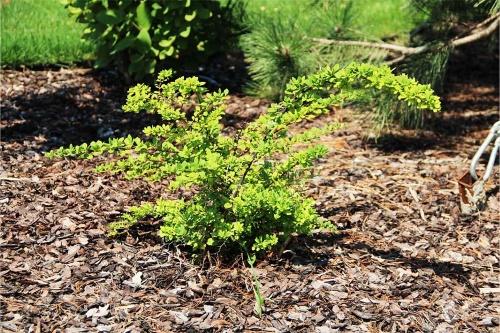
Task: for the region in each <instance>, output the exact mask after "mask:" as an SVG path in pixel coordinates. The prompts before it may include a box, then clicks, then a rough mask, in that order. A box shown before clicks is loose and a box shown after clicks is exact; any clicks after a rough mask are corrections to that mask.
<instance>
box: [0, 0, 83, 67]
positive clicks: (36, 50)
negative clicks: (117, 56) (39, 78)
mask: <svg viewBox="0 0 500 333" xmlns="http://www.w3.org/2000/svg"><path fill="white" fill-rule="evenodd" d="M0 1H1V5H0V18H1V24H0V28H1V31H0V36H1V41H0V53H1V59H0V61H1V65H2V67H4V66H19V65H28V66H30V65H48V64H56V65H57V64H73V63H76V62H81V61H85V60H88V59H89V58H90V55H91V54H92V47H91V45H90V44H89V43H86V42H84V41H82V40H81V39H80V36H81V33H82V29H83V27H82V26H81V25H80V24H78V23H76V22H75V21H74V20H73V19H71V18H70V17H69V16H68V13H67V12H66V9H65V8H64V6H63V5H62V4H61V3H60V2H59V1H58V0H10V1H9V0H0Z"/></svg>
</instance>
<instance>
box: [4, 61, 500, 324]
mask: <svg viewBox="0 0 500 333" xmlns="http://www.w3.org/2000/svg"><path fill="white" fill-rule="evenodd" d="M5 74H6V75H4V76H3V78H2V87H1V89H2V101H1V103H2V104H1V105H2V120H1V125H2V142H1V152H2V165H1V168H0V188H1V191H0V216H1V226H2V227H1V229H0V249H1V251H0V314H1V316H0V321H1V322H0V331H6V332H10V331H12V332H18V331H28V330H31V331H34V332H49V331H53V330H56V329H60V330H63V331H65V332H86V331H101V332H108V331H112V332H123V331H127V332H142V331H146V332H147V331H156V332H158V331H159V332H169V331H174V332H179V331H201V330H208V331H224V330H225V331H227V332H231V331H248V332H262V331H269V332H273V331H274V332H286V331H292V332H386V331H387V332H390V331H392V332H402V331H410V332H422V331H427V332H450V331H457V332H485V331H491V332H494V331H495V330H496V329H498V327H497V326H498V324H499V322H498V313H497V307H498V301H499V295H500V294H499V289H498V287H499V285H498V284H499V281H498V275H499V259H500V253H499V250H498V249H499V240H500V239H499V233H498V230H499V219H498V212H499V199H500V194H499V191H498V186H499V182H498V177H496V182H492V183H490V184H489V185H488V189H489V191H490V194H491V196H490V199H489V205H488V208H487V209H486V210H485V211H484V212H482V213H481V214H478V215H476V216H463V215H461V214H460V211H459V206H458V196H457V194H458V191H457V187H456V182H455V181H456V178H457V177H458V176H459V175H460V174H461V173H462V172H463V171H464V170H465V169H466V168H467V163H468V161H469V159H470V157H471V156H472V155H473V153H474V152H475V149H477V147H478V145H479V143H480V141H481V140H482V138H483V136H484V135H485V133H486V132H485V131H486V130H487V129H488V128H489V126H491V124H492V123H491V122H490V119H494V118H495V117H496V115H497V114H498V109H497V106H498V98H497V94H496V93H495V94H492V93H491V91H492V90H493V91H498V88H497V87H496V86H492V85H489V84H487V85H485V86H484V87H483V88H482V89H481V88H478V87H471V90H468V89H469V88H467V86H461V85H457V91H455V92H454V91H450V92H448V99H449V101H450V102H449V103H450V104H449V105H454V104H453V103H457V102H460V103H462V104H461V109H460V112H455V113H453V111H454V110H453V109H450V110H449V111H447V112H446V117H454V118H455V119H461V121H459V122H458V123H460V124H461V126H462V127H461V128H460V131H453V130H452V129H449V130H443V131H442V132H441V133H437V134H436V133H434V132H428V131H427V132H425V131H423V132H419V133H416V132H411V131H410V132H409V131H406V132H401V133H397V132H394V133H392V134H391V135H390V136H387V137H385V138H381V139H380V140H378V141H376V142H375V141H373V140H366V139H363V134H362V132H361V130H360V129H361V128H363V127H366V126H365V125H364V124H362V122H363V120H362V118H360V117H359V116H357V115H355V114H353V113H352V112H350V111H349V110H335V111H334V112H332V114H331V115H329V116H327V117H324V118H322V121H323V122H326V121H333V120H334V119H344V122H345V124H346V125H345V127H344V128H343V129H342V130H339V132H338V133H336V134H334V135H332V136H328V137H325V138H324V139H322V141H323V142H324V143H325V144H326V145H328V146H330V148H331V149H332V152H331V153H330V155H329V156H328V158H325V159H323V160H321V161H320V162H319V163H318V166H317V169H316V171H317V172H316V173H317V175H316V176H315V177H314V178H313V179H312V181H311V185H310V186H309V187H308V190H307V191H308V193H309V194H310V195H311V196H313V197H315V198H316V199H317V201H318V210H319V211H320V213H321V214H322V215H323V216H325V217H326V218H329V219H330V220H332V221H333V222H335V223H336V224H337V225H338V226H339V233H338V234H336V235H329V234H316V235H313V236H311V237H299V238H297V239H294V240H292V242H291V243H290V244H289V246H288V248H287V249H286V250H285V251H284V252H283V253H282V255H281V256H280V257H276V256H270V257H268V258H266V259H264V260H263V261H261V262H260V263H259V264H258V265H257V268H256V272H257V274H258V276H259V278H260V280H261V283H262V292H263V293H264V295H265V297H266V311H265V315H264V316H263V317H262V318H257V317H256V316H255V315H254V314H253V306H254V296H253V291H252V288H251V281H252V280H251V275H250V273H249V271H248V270H247V269H244V268H243V266H242V264H241V260H239V259H235V262H234V263H231V262H229V263H228V262H224V263H220V262H218V261H217V259H216V256H215V255H212V256H211V257H210V258H208V259H206V260H205V261H204V262H201V263H200V262H197V261H194V260H191V259H190V258H189V254H188V253H186V252H185V251H184V250H181V249H179V248H176V247H175V246H173V245H167V244H161V243H158V242H157V241H158V240H157V239H156V238H155V236H154V233H152V232H151V231H149V230H147V229H145V230H137V231H135V233H134V234H132V235H129V236H128V237H124V238H122V239H119V240H114V239H109V238H108V237H107V236H106V224H107V223H109V222H111V221H113V220H114V219H115V218H116V217H117V216H118V215H119V214H120V213H121V212H123V211H124V210H125V209H126V207H127V206H130V205H133V204H137V203H139V202H141V201H147V200H153V199H154V198H157V197H159V196H162V195H163V196H166V195H168V193H165V192H164V191H163V188H162V186H161V184H155V185H148V184H147V183H146V182H143V181H132V182H129V181H125V180H123V179H122V178H121V177H119V176H109V175H96V174H94V173H92V167H93V166H94V165H95V164H96V163H95V161H68V160H59V161H47V160H46V159H45V158H44V157H43V156H42V155H41V152H42V151H44V150H46V149H49V148H53V147H56V146H58V145H60V144H70V143H80V142H84V141H88V140H92V139H98V138H106V137H108V136H110V135H124V134H126V133H139V131H140V129H142V127H143V126H145V125H146V124H149V123H154V122H156V121H158V119H155V118H154V117H145V116H143V115H126V114H123V113H119V109H120V105H121V104H122V103H123V100H124V96H125V88H124V87H123V86H120V85H111V83H113V82H116V78H114V77H113V76H112V74H111V76H110V74H109V73H108V74H106V73H97V74H96V73H93V72H88V71H86V70H63V71H57V72H32V71H26V72H24V73H23V72H13V71H5ZM48 78H50V79H48ZM459 95H460V96H459ZM467 96H469V97H467ZM265 105H266V102H265V101H260V100H253V99H251V98H248V97H237V96H233V97H231V100H230V115H229V116H228V117H227V119H225V124H226V125H227V126H229V127H233V126H238V124H241V123H242V122H245V121H248V120H249V119H251V118H252V117H255V116H256V115H258V114H259V113H260V112H262V111H263V110H264V109H265ZM476 112H479V113H480V114H481V115H483V116H484V117H483V118H481V119H483V120H484V121H481V122H475V123H474V126H470V127H468V126H467V124H468V121H469V120H473V119H474V117H475V114H476ZM497 176H498V174H497ZM151 222H153V223H154V222H155V221H151ZM139 236H140V240H138V239H137V238H136V237H139Z"/></svg>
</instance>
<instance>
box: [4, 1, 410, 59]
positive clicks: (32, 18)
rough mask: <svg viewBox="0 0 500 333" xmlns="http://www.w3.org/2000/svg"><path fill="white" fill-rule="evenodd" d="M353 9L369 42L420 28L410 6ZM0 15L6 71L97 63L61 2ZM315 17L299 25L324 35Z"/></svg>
mask: <svg viewBox="0 0 500 333" xmlns="http://www.w3.org/2000/svg"><path fill="white" fill-rule="evenodd" d="M352 4H353V6H352V10H351V18H350V19H351V20H352V21H353V26H354V27H355V28H354V29H355V30H356V31H354V32H355V33H356V34H359V35H361V36H365V37H367V38H369V39H380V38H383V37H390V36H396V37H397V38H398V39H400V40H405V37H404V36H405V35H406V34H407V33H408V32H409V31H410V30H411V28H412V27H413V26H414V24H415V20H414V19H413V18H412V14H411V12H410V10H409V9H408V0H356V1H353V2H352ZM310 5H311V3H310V2H309V1H304V0H287V1H283V0H252V1H248V12H249V14H250V15H252V14H254V15H255V14H259V13H268V14H269V13H272V14H274V13H279V14H280V15H281V16H291V17H293V16H294V15H296V13H308V12H309V13H310V12H311V11H310V10H308V9H309V8H310ZM330 8H331V7H330ZM0 15H1V44H0V51H1V64H2V66H19V65H28V66H29V65H47V64H56V65H57V64H71V63H77V62H82V61H85V60H89V59H90V58H91V57H92V46H91V45H90V44H89V43H86V42H84V41H82V40H81V39H80V36H81V33H82V29H83V27H82V26H81V25H79V24H78V23H75V22H74V20H73V19H72V18H70V17H69V16H68V13H67V12H66V10H65V9H64V6H63V5H62V4H61V3H60V2H59V1H57V0H37V1H30V0H16V1H2V5H0ZM312 16H313V15H300V16H299V17H298V18H297V19H298V20H299V21H300V23H301V24H303V25H307V26H310V27H311V29H308V30H309V31H310V32H311V33H314V31H317V32H318V34H319V35H320V34H321V31H322V27H321V26H317V27H316V24H317V22H319V21H320V20H318V19H317V18H315V17H312ZM27 22H29V24H26V23H27Z"/></svg>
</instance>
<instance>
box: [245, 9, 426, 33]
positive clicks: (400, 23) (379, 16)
mask: <svg viewBox="0 0 500 333" xmlns="http://www.w3.org/2000/svg"><path fill="white" fill-rule="evenodd" d="M312 2H313V1H312V0H311V1H305V0H287V1H283V0H252V1H249V2H248V7H247V9H248V13H249V14H258V13H259V12H261V13H273V14H274V13H280V14H281V15H290V16H295V15H297V14H299V13H300V15H298V16H297V20H298V21H299V23H300V25H313V26H314V25H316V24H317V23H318V22H319V21H320V20H316V19H315V18H311V17H310V16H311V15H304V14H306V13H311V10H310V9H311V3H312ZM347 2H348V1H337V2H333V1H331V2H330V3H331V5H330V8H333V7H334V4H335V3H347ZM351 2H352V8H351V12H350V13H351V14H350V16H352V23H353V25H354V26H355V27H356V28H355V30H356V31H354V32H355V33H356V34H359V35H361V36H365V37H367V38H369V39H380V38H384V37H393V36H395V37H398V38H400V39H402V40H405V35H406V34H407V33H408V32H409V31H410V30H411V29H412V28H413V27H414V26H415V23H416V21H415V18H414V17H413V13H412V12H411V10H410V8H409V0H355V1H351ZM317 28H318V29H319V28H320V27H317ZM308 30H309V29H308ZM312 30H313V31H314V30H315V29H314V27H313V29H312Z"/></svg>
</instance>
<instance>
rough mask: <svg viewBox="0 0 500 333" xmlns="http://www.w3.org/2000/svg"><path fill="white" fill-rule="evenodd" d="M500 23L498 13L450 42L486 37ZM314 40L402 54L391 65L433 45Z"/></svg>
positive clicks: (324, 43) (455, 43) (457, 43)
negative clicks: (463, 35) (413, 45)
mask: <svg viewBox="0 0 500 333" xmlns="http://www.w3.org/2000/svg"><path fill="white" fill-rule="evenodd" d="M499 23H500V13H497V14H495V15H493V16H491V17H489V18H487V19H486V20H484V21H482V22H481V23H479V24H477V25H476V26H475V27H474V28H473V29H471V31H470V33H469V34H468V35H467V36H465V37H461V38H454V39H451V40H450V41H449V42H448V44H449V45H450V46H451V47H458V46H462V45H466V44H470V43H472V42H475V41H478V40H480V39H483V38H486V37H488V36H490V35H492V34H493V33H494V32H495V31H496V30H497V28H498V25H499ZM484 27H486V28H484ZM313 40H314V41H316V42H318V43H320V44H323V45H348V46H360V47H367V48H376V49H382V50H387V51H389V52H393V53H397V54H400V56H399V57H397V58H396V59H393V60H390V61H388V62H387V63H388V64H389V65H394V64H396V63H399V62H401V61H403V60H404V59H405V58H406V57H407V56H408V55H414V54H421V53H424V52H427V51H429V50H430V49H431V47H432V44H431V43H428V44H424V45H422V46H418V47H408V46H402V45H396V44H389V43H374V42H365V41H356V40H333V39H325V38H313Z"/></svg>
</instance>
